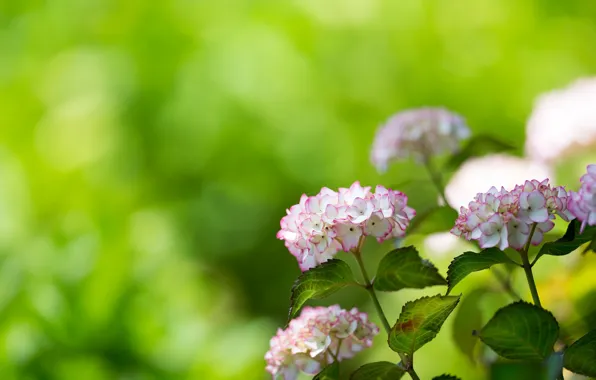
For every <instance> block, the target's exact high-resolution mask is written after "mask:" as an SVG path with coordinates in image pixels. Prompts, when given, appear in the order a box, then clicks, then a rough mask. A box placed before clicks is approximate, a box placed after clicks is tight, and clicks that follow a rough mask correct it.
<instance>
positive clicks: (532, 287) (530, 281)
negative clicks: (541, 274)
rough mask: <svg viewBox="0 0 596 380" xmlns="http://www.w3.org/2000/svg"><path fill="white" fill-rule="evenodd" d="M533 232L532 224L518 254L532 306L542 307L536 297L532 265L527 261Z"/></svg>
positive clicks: (533, 225) (534, 225)
mask: <svg viewBox="0 0 596 380" xmlns="http://www.w3.org/2000/svg"><path fill="white" fill-rule="evenodd" d="M534 231H536V223H534V224H532V230H531V231H530V235H529V236H528V242H527V243H526V246H525V247H524V249H522V251H521V252H520V253H519V254H520V256H521V259H522V264H523V268H524V272H526V279H527V280H528V285H529V286H530V292H531V293H532V299H533V300H534V304H535V305H536V306H539V307H542V304H541V303H540V297H538V289H536V282H535V281H534V274H533V273H532V264H530V260H529V259H528V251H529V249H530V244H531V242H532V235H534Z"/></svg>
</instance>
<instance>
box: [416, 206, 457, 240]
mask: <svg viewBox="0 0 596 380" xmlns="http://www.w3.org/2000/svg"><path fill="white" fill-rule="evenodd" d="M457 216H458V213H457V211H455V210H454V209H452V208H451V207H449V206H438V207H434V208H431V209H430V210H428V211H426V212H424V213H421V214H420V215H417V216H416V218H414V219H413V220H412V223H411V224H410V228H409V230H408V234H421V235H428V234H432V233H435V232H443V231H449V230H451V228H453V225H454V223H455V219H457Z"/></svg>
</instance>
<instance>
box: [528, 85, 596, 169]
mask: <svg viewBox="0 0 596 380" xmlns="http://www.w3.org/2000/svg"><path fill="white" fill-rule="evenodd" d="M594 104H596V78H583V79H579V80H577V81H575V82H573V83H571V84H570V85H569V86H568V87H566V88H563V89H559V90H555V91H552V92H549V93H546V94H543V95H541V96H540V97H538V99H537V100H536V102H535V105H534V110H533V111H532V115H531V116H530V119H529V120H528V123H527V127H526V148H525V149H526V154H527V156H528V157H530V158H532V159H534V160H539V161H542V162H553V161H554V160H556V159H557V158H560V157H563V156H566V155H568V154H569V153H570V152H573V151H577V148H581V147H584V148H585V147H589V146H596V107H594Z"/></svg>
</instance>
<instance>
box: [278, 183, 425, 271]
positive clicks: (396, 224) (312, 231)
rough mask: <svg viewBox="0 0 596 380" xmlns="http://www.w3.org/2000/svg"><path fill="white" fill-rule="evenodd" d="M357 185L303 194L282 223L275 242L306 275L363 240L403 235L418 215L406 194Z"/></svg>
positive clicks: (382, 188) (380, 187)
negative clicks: (293, 258) (287, 251)
mask: <svg viewBox="0 0 596 380" xmlns="http://www.w3.org/2000/svg"><path fill="white" fill-rule="evenodd" d="M370 190H371V188H370V187H363V186H361V185H360V183H359V182H354V183H353V184H352V186H350V187H349V188H340V189H339V191H337V192H335V191H333V190H331V189H328V188H323V189H321V191H320V192H319V194H317V195H315V196H311V197H308V196H306V195H303V196H302V197H301V198H300V203H299V204H297V205H294V206H292V207H290V209H288V210H287V215H286V216H285V217H283V218H282V220H281V223H280V225H281V230H280V231H279V232H278V233H277V238H278V239H281V240H284V241H285V245H286V247H288V250H289V251H290V253H291V254H292V255H294V257H296V259H297V260H298V264H299V266H300V269H301V270H302V271H305V270H308V269H311V268H314V267H316V266H317V265H319V264H321V263H323V262H325V261H327V260H329V259H331V258H333V257H334V256H335V254H336V253H337V252H339V251H341V250H343V251H346V252H347V251H350V250H354V249H357V248H358V246H359V244H360V243H361V241H362V239H363V238H364V237H365V236H368V235H371V236H374V237H375V238H376V239H377V241H379V242H383V241H385V240H387V239H391V238H396V237H403V236H404V235H405V230H406V229H407V227H408V225H409V224H410V220H412V218H413V217H414V216H415V215H416V212H415V211H414V209H412V208H410V207H408V205H407V203H408V197H406V195H405V194H403V193H401V192H399V191H394V190H391V189H386V188H384V187H382V186H377V187H376V189H375V192H374V193H373V192H371V191H370Z"/></svg>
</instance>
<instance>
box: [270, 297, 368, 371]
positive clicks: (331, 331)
mask: <svg viewBox="0 0 596 380" xmlns="http://www.w3.org/2000/svg"><path fill="white" fill-rule="evenodd" d="M378 333H379V328H378V327H377V326H376V325H375V324H374V323H372V322H369V321H368V315H367V314H366V313H361V312H359V311H358V310H357V309H356V308H354V309H352V310H350V311H348V310H344V309H341V308H340V307H339V306H338V305H333V306H329V307H305V308H304V309H302V313H301V314H300V316H299V317H298V318H295V319H293V320H292V321H290V323H289V325H288V327H287V328H286V329H285V330H281V329H279V330H277V334H276V335H275V336H274V337H273V338H271V342H270V346H271V347H270V349H269V351H268V352H267V353H266V354H265V360H266V361H267V367H266V369H267V372H269V373H270V374H271V375H272V376H273V378H274V379H284V380H294V379H296V378H297V377H298V374H299V372H304V373H306V374H309V375H315V374H316V373H318V372H319V371H320V370H321V369H322V368H323V367H324V366H325V365H327V364H329V363H332V362H333V361H334V360H335V359H337V360H338V361H341V360H343V359H349V358H351V357H353V356H355V355H356V354H357V353H358V352H360V351H362V350H363V349H365V348H367V347H370V346H371V345H372V341H373V338H374V336H375V335H377V334H378Z"/></svg>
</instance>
